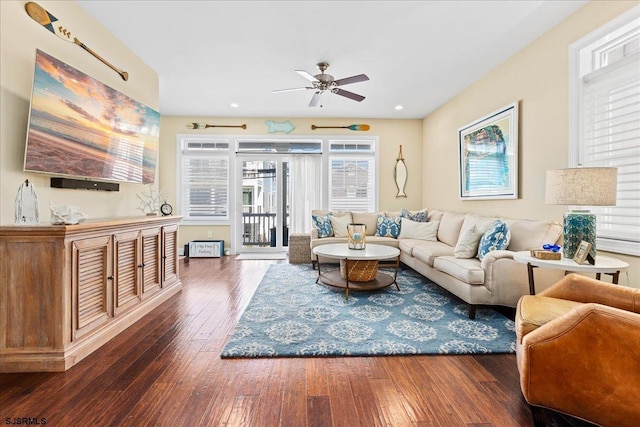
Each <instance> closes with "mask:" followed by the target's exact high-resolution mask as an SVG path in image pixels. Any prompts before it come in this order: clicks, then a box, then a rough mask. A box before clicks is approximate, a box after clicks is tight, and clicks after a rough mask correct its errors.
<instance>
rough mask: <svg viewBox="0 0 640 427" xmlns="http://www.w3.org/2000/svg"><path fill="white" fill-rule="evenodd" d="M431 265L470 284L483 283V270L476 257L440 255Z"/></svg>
mask: <svg viewBox="0 0 640 427" xmlns="http://www.w3.org/2000/svg"><path fill="white" fill-rule="evenodd" d="M414 251H415V249H414ZM433 267H434V268H435V269H436V270H439V271H441V272H443V273H447V274H448V275H450V276H453V277H455V278H456V279H458V280H461V281H463V282H465V283H469V284H470V285H482V284H483V283H484V270H483V269H482V267H481V266H480V260H478V259H476V258H471V259H458V258H456V257H453V256H441V257H438V258H436V259H435V261H434V262H433Z"/></svg>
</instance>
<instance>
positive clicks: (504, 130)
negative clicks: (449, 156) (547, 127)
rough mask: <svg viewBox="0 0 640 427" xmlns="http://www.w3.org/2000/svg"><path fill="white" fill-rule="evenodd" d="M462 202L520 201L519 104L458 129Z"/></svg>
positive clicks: (515, 103)
mask: <svg viewBox="0 0 640 427" xmlns="http://www.w3.org/2000/svg"><path fill="white" fill-rule="evenodd" d="M458 155H459V165H458V166H459V180H460V198H461V199H463V200H473V199H517V198H518V102H514V103H513V104H510V105H507V106H506V107H504V108H501V109H499V110H498V111H495V112H493V113H491V114H489V115H487V116H485V117H482V118H481V119H478V120H476V121H474V122H472V123H469V124H468V125H466V126H463V127H461V128H460V129H458Z"/></svg>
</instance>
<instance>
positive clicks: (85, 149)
mask: <svg viewBox="0 0 640 427" xmlns="http://www.w3.org/2000/svg"><path fill="white" fill-rule="evenodd" d="M159 134H160V113H159V112H157V111H155V110H153V109H152V108H149V107H147V106H145V105H143V104H141V103H139V102H137V101H135V100H133V99H131V98H130V97H128V96H126V95H124V94H123V93H121V92H119V91H117V90H115V89H113V88H111V87H109V86H106V85H105V84H103V83H101V82H99V81H97V80H96V79H94V78H92V77H90V76H88V75H86V74H84V73H83V72H81V71H79V70H77V69H75V68H73V67H71V66H69V65H67V64H65V63H64V62H62V61H59V60H58V59H56V58H54V57H52V56H50V55H48V54H46V53H45V52H42V51H40V50H38V51H37V52H36V67H35V73H34V83H33V93H32V97H31V111H30V116H29V128H28V131H27V147H26V151H25V163H24V169H25V171H31V172H44V173H49V174H52V175H65V176H74V177H86V178H99V179H105V180H112V181H121V182H134V183H144V184H150V183H153V182H154V178H155V169H156V161H157V157H158V145H159Z"/></svg>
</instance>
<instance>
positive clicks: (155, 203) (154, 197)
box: [136, 185, 167, 215]
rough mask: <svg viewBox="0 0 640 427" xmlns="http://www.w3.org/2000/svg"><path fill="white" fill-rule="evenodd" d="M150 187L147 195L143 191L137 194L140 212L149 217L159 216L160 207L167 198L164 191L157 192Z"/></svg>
mask: <svg viewBox="0 0 640 427" xmlns="http://www.w3.org/2000/svg"><path fill="white" fill-rule="evenodd" d="M148 187H149V189H148V191H147V192H146V193H145V192H144V191H142V192H141V193H138V194H136V197H137V198H138V200H139V201H140V204H139V205H138V210H139V211H142V213H144V214H147V215H157V214H158V211H159V210H160V205H161V204H162V203H164V202H166V201H167V196H166V195H165V194H164V193H163V192H162V190H156V189H154V188H153V187H152V186H151V185H149V186H148Z"/></svg>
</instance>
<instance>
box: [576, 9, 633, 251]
mask: <svg viewBox="0 0 640 427" xmlns="http://www.w3.org/2000/svg"><path fill="white" fill-rule="evenodd" d="M639 17H640V6H636V7H634V8H632V9H630V10H629V11H628V12H625V13H623V14H622V15H620V16H619V17H618V18H616V19H614V20H612V21H611V22H609V23H607V24H605V25H603V26H602V27H600V28H598V29H597V30H595V31H593V32H592V33H590V34H588V35H586V36H585V37H583V38H582V39H580V40H578V41H577V42H576V43H574V44H573V45H572V46H570V48H569V53H570V70H571V85H570V95H571V99H572V104H571V108H572V110H571V121H570V124H571V133H570V137H571V142H570V151H569V157H570V166H571V167H578V166H585V167H616V168H618V190H617V194H616V199H617V201H616V205H615V206H587V207H586V208H588V209H589V210H591V212H593V213H595V214H596V215H597V228H598V229H597V236H598V241H597V248H598V250H605V251H611V252H618V253H623V254H629V255H640V19H639Z"/></svg>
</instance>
